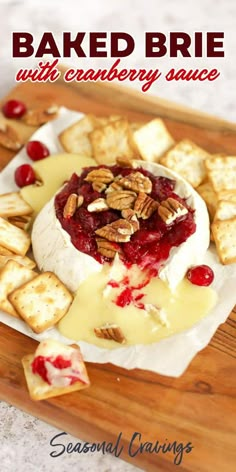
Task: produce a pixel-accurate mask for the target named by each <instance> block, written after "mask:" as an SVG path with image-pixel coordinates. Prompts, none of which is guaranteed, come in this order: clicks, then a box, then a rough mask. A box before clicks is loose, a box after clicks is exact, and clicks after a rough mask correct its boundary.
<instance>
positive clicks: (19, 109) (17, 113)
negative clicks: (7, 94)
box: [2, 100, 26, 118]
mask: <svg viewBox="0 0 236 472" xmlns="http://www.w3.org/2000/svg"><path fill="white" fill-rule="evenodd" d="M2 112H3V114H4V116H5V117H6V118H21V117H22V116H23V115H24V114H25V112H26V106H25V104H24V103H23V102H20V101H19V100H8V102H6V103H5V104H4V105H3V107H2Z"/></svg>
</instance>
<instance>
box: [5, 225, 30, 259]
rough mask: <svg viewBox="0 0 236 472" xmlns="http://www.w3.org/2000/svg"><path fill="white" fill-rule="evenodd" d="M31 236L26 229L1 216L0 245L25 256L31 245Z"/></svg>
mask: <svg viewBox="0 0 236 472" xmlns="http://www.w3.org/2000/svg"><path fill="white" fill-rule="evenodd" d="M30 243H31V241H30V237H29V235H28V233H26V231H24V230H23V229H21V228H17V227H16V226H14V225H13V224H11V223H9V221H7V220H4V218H2V217H1V216H0V245H1V246H3V247H5V248H6V249H9V250H10V251H12V252H14V253H15V254H19V255H21V256H25V254H26V253H27V251H28V249H29V247H30Z"/></svg>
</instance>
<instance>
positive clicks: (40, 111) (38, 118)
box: [22, 105, 59, 126]
mask: <svg viewBox="0 0 236 472" xmlns="http://www.w3.org/2000/svg"><path fill="white" fill-rule="evenodd" d="M58 111H59V108H58V106H57V105H50V106H49V107H48V108H42V107H39V108H35V109H32V110H28V111H27V112H26V113H25V115H23V117H22V121H24V123H25V124H26V125H29V126H41V125H43V124H45V123H48V121H51V120H54V119H55V118H57V116H58Z"/></svg>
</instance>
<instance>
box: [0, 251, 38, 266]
mask: <svg viewBox="0 0 236 472" xmlns="http://www.w3.org/2000/svg"><path fill="white" fill-rule="evenodd" d="M2 252H3V251H2ZM9 260H12V261H16V262H19V264H20V265H22V266H25V267H27V268H28V269H34V268H35V267H36V263H35V262H34V261H33V260H32V259H30V258H29V257H27V256H19V255H17V254H2V253H1V250H0V269H1V268H2V267H4V266H5V264H6V263H7V261H9Z"/></svg>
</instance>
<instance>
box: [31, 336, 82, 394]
mask: <svg viewBox="0 0 236 472" xmlns="http://www.w3.org/2000/svg"><path fill="white" fill-rule="evenodd" d="M44 342H45V341H44ZM46 342H49V340H48V341H46ZM58 344H59V343H58ZM60 344H61V343H60ZM63 348H64V349H65V348H67V349H68V348H73V349H76V350H79V352H80V348H79V346H76V345H71V346H63ZM64 349H63V351H64ZM37 350H38V349H37ZM62 353H63V352H62ZM36 355H37V351H36ZM34 357H35V356H34V355H33V354H29V355H26V356H24V357H23V358H22V364H23V368H24V373H25V378H26V383H27V387H28V390H29V394H30V397H31V398H32V400H45V399H46V398H50V397H56V396H59V395H65V394H66V393H71V392H75V391H78V390H82V389H84V388H87V387H89V385H90V381H89V377H88V374H87V370H86V366H85V364H84V362H83V359H82V355H81V363H80V365H81V373H82V376H83V378H84V380H85V382H86V383H84V382H82V381H80V380H78V381H77V382H75V383H74V384H72V385H69V386H68V387H55V386H52V385H50V384H48V383H47V382H45V381H44V380H43V379H42V378H41V377H40V375H38V374H34V373H33V372H32V367H31V365H32V362H33V360H34Z"/></svg>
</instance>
